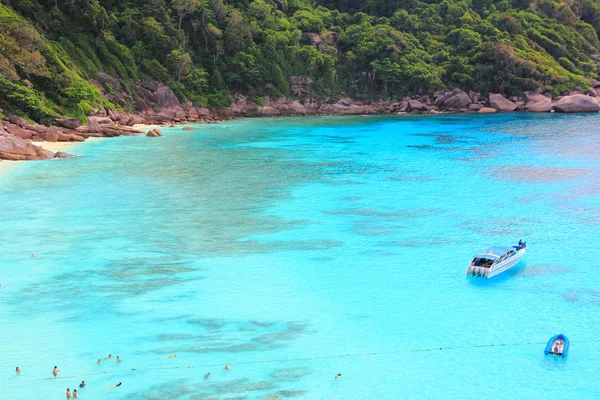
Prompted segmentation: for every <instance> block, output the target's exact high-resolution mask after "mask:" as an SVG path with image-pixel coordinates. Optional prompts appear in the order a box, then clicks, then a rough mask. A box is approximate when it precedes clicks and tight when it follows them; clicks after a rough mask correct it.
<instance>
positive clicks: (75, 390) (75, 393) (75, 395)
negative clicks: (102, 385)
mask: <svg viewBox="0 0 600 400" xmlns="http://www.w3.org/2000/svg"><path fill="white" fill-rule="evenodd" d="M73 398H74V399H76V398H77V389H73Z"/></svg>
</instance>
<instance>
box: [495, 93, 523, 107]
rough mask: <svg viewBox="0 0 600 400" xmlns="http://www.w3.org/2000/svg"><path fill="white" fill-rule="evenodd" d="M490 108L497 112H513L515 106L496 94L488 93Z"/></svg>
mask: <svg viewBox="0 0 600 400" xmlns="http://www.w3.org/2000/svg"><path fill="white" fill-rule="evenodd" d="M489 100H490V107H492V108H494V109H496V110H498V111H515V110H516V109H517V105H516V104H515V103H513V102H512V101H510V100H508V99H507V98H506V97H504V96H502V95H501V94H498V93H490V97H489Z"/></svg>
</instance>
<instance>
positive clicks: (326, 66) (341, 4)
mask: <svg viewBox="0 0 600 400" xmlns="http://www.w3.org/2000/svg"><path fill="white" fill-rule="evenodd" d="M599 32H600V0H567V1H564V2H559V1H553V0H534V1H529V0H501V1H496V0H441V1H440V0H362V1H359V0H39V1H33V0H3V1H2V3H1V4H0V108H2V109H3V110H4V113H7V112H14V113H17V114H20V115H25V116H27V117H29V118H32V119H34V120H37V121H48V120H49V119H51V118H52V117H56V116H73V117H77V118H85V116H86V115H88V114H89V113H90V112H91V111H93V110H95V109H98V108H108V107H110V108H113V109H123V108H125V109H127V108H129V109H134V108H135V104H133V103H132V104H124V105H118V104H112V103H111V102H109V101H108V100H107V98H106V96H103V93H105V94H106V93H111V91H113V90H115V88H114V87H111V86H112V85H111V84H110V83H104V84H103V86H102V87H98V85H96V84H93V83H91V82H90V81H91V80H94V79H95V78H96V76H97V75H98V73H99V72H103V73H105V74H108V75H110V76H112V77H116V78H118V79H119V80H121V81H122V82H123V83H124V90H128V84H130V83H131V82H140V81H141V82H143V81H159V82H162V83H165V84H166V85H168V86H169V87H170V88H171V89H172V90H173V92H174V93H175V94H176V95H177V97H178V98H179V99H180V100H182V101H183V100H186V99H187V100H190V101H191V102H192V103H193V104H194V105H196V106H199V107H227V106H229V105H230V104H231V102H232V100H233V95H235V94H236V93H240V94H243V95H245V96H248V98H249V99H250V100H251V101H254V102H256V103H257V104H261V102H264V98H265V96H269V97H270V98H277V97H281V96H286V97H290V98H292V97H293V94H292V93H290V85H289V77H291V76H304V77H309V78H310V81H311V84H310V90H309V93H308V96H311V97H314V98H339V97H352V98H356V99H364V100H375V99H395V98H402V97H403V96H407V95H421V94H430V93H433V92H435V91H436V90H439V89H443V88H449V89H453V88H456V87H459V88H461V89H463V90H474V91H477V92H480V93H482V94H484V95H485V94H487V93H489V92H495V93H503V94H505V95H520V94H521V93H522V92H523V91H526V90H540V89H542V88H543V89H545V91H547V92H549V93H551V94H553V95H557V94H560V93H565V92H568V91H571V90H585V89H586V88H588V87H589V84H590V83H589V82H590V78H595V77H596V76H597V75H596V72H597V71H596V69H597V66H596V63H595V62H594V61H595V57H597V54H598V53H600V44H599V41H598V33H599Z"/></svg>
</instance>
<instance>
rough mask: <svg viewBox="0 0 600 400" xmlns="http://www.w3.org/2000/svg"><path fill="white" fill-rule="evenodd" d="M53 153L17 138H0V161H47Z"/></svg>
mask: <svg viewBox="0 0 600 400" xmlns="http://www.w3.org/2000/svg"><path fill="white" fill-rule="evenodd" d="M53 157H54V153H53V152H51V151H49V150H44V149H42V148H41V147H39V146H36V145H34V144H32V143H31V142H30V141H28V140H23V139H20V138H17V137H5V136H0V159H3V160H11V161H24V160H47V159H51V158H53Z"/></svg>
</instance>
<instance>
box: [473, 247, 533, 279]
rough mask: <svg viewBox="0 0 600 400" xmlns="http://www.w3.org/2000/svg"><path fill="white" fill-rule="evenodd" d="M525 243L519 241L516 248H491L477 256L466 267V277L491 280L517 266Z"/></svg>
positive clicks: (523, 252)
mask: <svg viewBox="0 0 600 400" xmlns="http://www.w3.org/2000/svg"><path fill="white" fill-rule="evenodd" d="M526 249H527V243H523V242H521V241H519V244H518V245H516V246H492V247H490V248H489V249H487V250H484V251H482V252H481V253H479V254H477V255H476V256H475V258H473V261H471V264H469V266H468V267H467V275H468V276H476V277H480V278H491V277H492V276H496V275H498V274H500V273H502V272H504V271H507V270H509V269H510V268H512V267H514V266H515V265H517V264H518V262H519V260H520V259H521V257H523V254H525V250H526Z"/></svg>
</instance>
